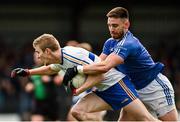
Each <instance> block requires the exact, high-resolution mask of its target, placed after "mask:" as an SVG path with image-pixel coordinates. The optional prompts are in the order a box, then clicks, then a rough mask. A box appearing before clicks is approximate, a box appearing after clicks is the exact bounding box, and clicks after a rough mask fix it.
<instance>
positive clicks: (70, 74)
mask: <svg viewBox="0 0 180 122" xmlns="http://www.w3.org/2000/svg"><path fill="white" fill-rule="evenodd" d="M77 74H78V70H77V67H76V66H74V67H72V68H68V69H67V70H66V72H65V75H64V78H63V84H64V85H65V86H67V85H68V82H70V81H71V80H72V78H73V77H74V76H76V75H77Z"/></svg>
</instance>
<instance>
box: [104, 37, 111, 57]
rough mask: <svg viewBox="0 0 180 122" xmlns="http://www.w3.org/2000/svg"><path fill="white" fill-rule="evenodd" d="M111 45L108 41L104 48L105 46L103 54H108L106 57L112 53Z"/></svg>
mask: <svg viewBox="0 0 180 122" xmlns="http://www.w3.org/2000/svg"><path fill="white" fill-rule="evenodd" d="M110 45H111V42H110V41H109V40H107V41H106V42H105V43H104V46H103V50H102V53H103V54H106V55H109V54H110V53H111V51H110V48H109V47H110Z"/></svg>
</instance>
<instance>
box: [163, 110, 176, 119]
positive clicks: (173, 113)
mask: <svg viewBox="0 0 180 122" xmlns="http://www.w3.org/2000/svg"><path fill="white" fill-rule="evenodd" d="M159 119H160V120H162V121H178V112H177V110H176V109H173V110H172V111H170V112H168V113H167V114H165V115H164V116H161V117H159Z"/></svg>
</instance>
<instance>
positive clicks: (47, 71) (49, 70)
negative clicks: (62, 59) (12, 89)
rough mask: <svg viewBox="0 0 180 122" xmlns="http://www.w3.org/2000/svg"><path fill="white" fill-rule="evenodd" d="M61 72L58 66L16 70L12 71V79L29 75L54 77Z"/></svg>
mask: <svg viewBox="0 0 180 122" xmlns="http://www.w3.org/2000/svg"><path fill="white" fill-rule="evenodd" d="M59 70H60V67H57V64H51V65H48V66H41V67H38V68H34V69H23V68H16V69H14V70H12V72H11V77H16V76H23V77H25V76H29V75H52V74H55V73H57V72H58V71H59Z"/></svg>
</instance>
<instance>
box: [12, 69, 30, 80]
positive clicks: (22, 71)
mask: <svg viewBox="0 0 180 122" xmlns="http://www.w3.org/2000/svg"><path fill="white" fill-rule="evenodd" d="M29 75H30V73H29V70H28V69H23V68H16V69H14V70H12V72H11V77H12V78H14V77H17V76H22V77H26V76H29Z"/></svg>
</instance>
